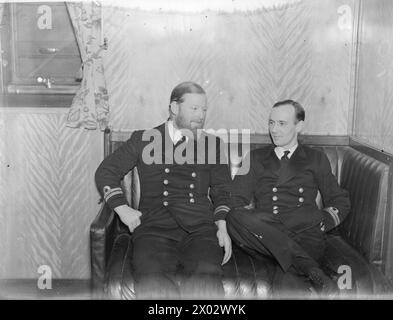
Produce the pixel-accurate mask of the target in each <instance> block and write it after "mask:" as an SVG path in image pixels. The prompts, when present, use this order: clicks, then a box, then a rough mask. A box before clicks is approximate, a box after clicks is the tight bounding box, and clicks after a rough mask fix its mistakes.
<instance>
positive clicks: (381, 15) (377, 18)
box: [354, 0, 393, 154]
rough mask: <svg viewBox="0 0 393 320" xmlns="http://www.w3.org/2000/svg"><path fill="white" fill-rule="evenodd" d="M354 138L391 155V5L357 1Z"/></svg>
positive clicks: (382, 1)
mask: <svg viewBox="0 0 393 320" xmlns="http://www.w3.org/2000/svg"><path fill="white" fill-rule="evenodd" d="M360 22H361V23H360V32H359V63H358V77H357V94H356V114H355V128H354V134H355V136H356V137H358V138H360V139H361V140H363V141H365V142H367V143H368V144H371V145H373V146H376V147H378V148H380V149H383V150H385V151H387V152H389V153H391V154H393V1H391V0H363V1H361V19H360Z"/></svg>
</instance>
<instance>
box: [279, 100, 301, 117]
mask: <svg viewBox="0 0 393 320" xmlns="http://www.w3.org/2000/svg"><path fill="white" fill-rule="evenodd" d="M287 104H289V105H291V106H292V107H293V108H294V109H295V117H296V120H297V121H304V119H305V118H306V112H305V111H304V108H303V107H302V105H301V104H300V103H299V102H296V101H294V100H289V99H288V100H283V101H279V102H276V103H275V104H274V105H273V108H277V107H280V106H284V105H287Z"/></svg>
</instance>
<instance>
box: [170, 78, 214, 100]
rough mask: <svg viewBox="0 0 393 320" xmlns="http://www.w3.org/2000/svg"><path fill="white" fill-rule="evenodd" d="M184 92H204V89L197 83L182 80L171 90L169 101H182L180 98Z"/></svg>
mask: <svg viewBox="0 0 393 320" xmlns="http://www.w3.org/2000/svg"><path fill="white" fill-rule="evenodd" d="M186 93H198V94H206V92H205V90H203V88H202V87H201V86H200V85H199V84H197V83H195V82H191V81H187V82H182V83H180V84H178V85H177V86H176V87H175V88H174V89H173V90H172V93H171V98H170V101H169V103H172V102H173V101H176V102H183V100H182V98H183V96H184V95H185V94H186Z"/></svg>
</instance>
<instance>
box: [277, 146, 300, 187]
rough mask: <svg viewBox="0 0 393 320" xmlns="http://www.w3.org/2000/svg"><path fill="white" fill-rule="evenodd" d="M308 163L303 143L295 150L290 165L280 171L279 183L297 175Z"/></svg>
mask: <svg viewBox="0 0 393 320" xmlns="http://www.w3.org/2000/svg"><path fill="white" fill-rule="evenodd" d="M305 165H307V157H306V153H305V151H304V148H303V146H302V145H301V144H299V145H298V147H297V148H296V150H295V152H294V153H293V155H292V156H291V158H290V159H289V161H288V165H287V166H286V167H285V168H284V169H283V170H281V171H280V173H279V177H278V181H277V185H282V184H284V183H285V182H287V181H289V180H290V179H292V178H293V177H295V176H296V175H297V174H299V172H302V168H304V166H305Z"/></svg>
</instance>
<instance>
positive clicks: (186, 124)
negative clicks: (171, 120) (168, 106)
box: [175, 115, 204, 140]
mask: <svg viewBox="0 0 393 320" xmlns="http://www.w3.org/2000/svg"><path fill="white" fill-rule="evenodd" d="M175 123H176V127H177V128H178V129H180V130H184V131H185V133H184V134H185V135H187V136H190V134H191V136H190V138H191V139H194V140H196V139H197V138H198V136H199V133H200V132H202V129H203V124H204V122H202V123H199V122H197V121H195V122H194V121H186V120H185V119H184V118H183V117H182V116H180V115H179V116H178V117H176V119H175Z"/></svg>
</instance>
